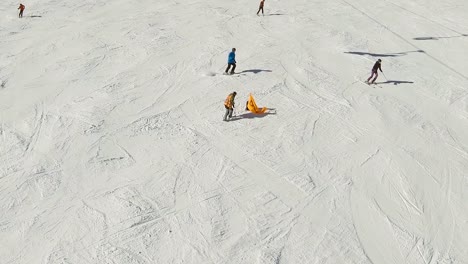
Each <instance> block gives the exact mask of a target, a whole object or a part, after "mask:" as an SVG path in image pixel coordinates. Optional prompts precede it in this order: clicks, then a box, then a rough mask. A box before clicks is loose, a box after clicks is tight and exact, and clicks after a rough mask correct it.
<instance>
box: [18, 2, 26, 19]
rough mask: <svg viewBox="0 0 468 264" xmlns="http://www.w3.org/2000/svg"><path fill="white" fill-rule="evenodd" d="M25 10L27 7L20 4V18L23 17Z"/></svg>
mask: <svg viewBox="0 0 468 264" xmlns="http://www.w3.org/2000/svg"><path fill="white" fill-rule="evenodd" d="M25 8H26V7H25V6H24V5H23V4H20V6H19V7H18V9H19V11H20V12H19V15H18V17H23V11H24V9H25Z"/></svg>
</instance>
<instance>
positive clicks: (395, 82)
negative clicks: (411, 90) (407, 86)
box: [375, 80, 414, 85]
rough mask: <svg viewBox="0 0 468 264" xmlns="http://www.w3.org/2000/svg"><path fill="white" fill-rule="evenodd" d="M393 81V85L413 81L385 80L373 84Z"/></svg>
mask: <svg viewBox="0 0 468 264" xmlns="http://www.w3.org/2000/svg"><path fill="white" fill-rule="evenodd" d="M390 83H393V85H398V84H401V83H414V82H411V81H395V80H387V81H386V82H376V83H375V84H390Z"/></svg>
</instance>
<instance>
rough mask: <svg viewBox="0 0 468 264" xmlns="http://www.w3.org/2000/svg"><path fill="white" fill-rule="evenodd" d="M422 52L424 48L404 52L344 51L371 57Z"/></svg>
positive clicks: (398, 55) (397, 55)
mask: <svg viewBox="0 0 468 264" xmlns="http://www.w3.org/2000/svg"><path fill="white" fill-rule="evenodd" d="M414 52H417V53H424V50H412V51H405V52H395V53H370V52H361V51H345V52H344V53H347V54H352V55H360V56H365V55H368V56H372V57H400V56H404V55H408V54H409V53H414Z"/></svg>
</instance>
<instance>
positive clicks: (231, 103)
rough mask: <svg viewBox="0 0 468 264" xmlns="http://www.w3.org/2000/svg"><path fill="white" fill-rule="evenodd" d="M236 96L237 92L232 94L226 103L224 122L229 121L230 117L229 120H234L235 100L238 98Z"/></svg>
mask: <svg viewBox="0 0 468 264" xmlns="http://www.w3.org/2000/svg"><path fill="white" fill-rule="evenodd" d="M236 95H237V93H236V92H232V93H230V94H229V95H228V97H227V98H226V100H225V101H224V108H226V113H225V114H224V118H223V121H228V119H227V118H228V117H229V119H231V118H232V112H233V111H234V98H235V97H236Z"/></svg>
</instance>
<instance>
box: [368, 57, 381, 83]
mask: <svg viewBox="0 0 468 264" xmlns="http://www.w3.org/2000/svg"><path fill="white" fill-rule="evenodd" d="M377 70H380V72H382V60H381V59H378V60H377V61H376V62H375V64H374V67H372V74H371V76H370V77H369V78H368V79H367V83H369V81H370V79H372V77H374V75H375V77H374V79H372V82H370V84H373V83H374V82H375V80H377V77H379V74H378V73H377Z"/></svg>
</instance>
